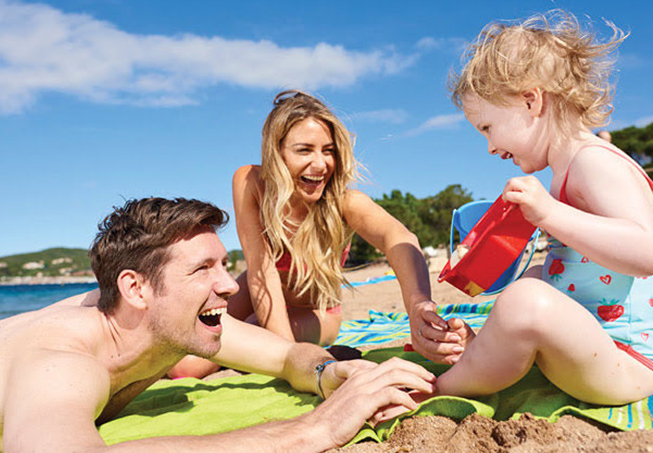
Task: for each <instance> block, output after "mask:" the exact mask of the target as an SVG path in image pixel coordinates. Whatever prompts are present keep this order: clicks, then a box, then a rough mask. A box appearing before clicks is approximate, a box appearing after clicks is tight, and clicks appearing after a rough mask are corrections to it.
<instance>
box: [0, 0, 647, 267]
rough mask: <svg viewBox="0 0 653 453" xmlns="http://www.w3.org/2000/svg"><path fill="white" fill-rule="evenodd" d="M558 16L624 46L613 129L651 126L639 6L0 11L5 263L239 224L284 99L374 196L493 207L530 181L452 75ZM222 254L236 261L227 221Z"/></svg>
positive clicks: (102, 5) (168, 6) (75, 5)
mask: <svg viewBox="0 0 653 453" xmlns="http://www.w3.org/2000/svg"><path fill="white" fill-rule="evenodd" d="M556 7H559V8H564V9H567V10H569V11H571V12H572V13H574V14H575V15H577V16H578V17H579V18H580V19H581V20H583V21H586V20H591V21H593V22H594V24H595V29H596V30H597V32H598V33H599V36H603V37H606V36H607V34H608V32H609V29H608V28H607V27H606V26H605V25H604V24H603V22H602V18H606V19H609V20H612V21H613V22H615V23H616V24H617V25H618V26H619V27H621V28H622V29H624V30H625V31H630V33H631V35H630V37H629V38H628V39H627V40H626V41H625V43H624V44H623V45H622V46H621V49H620V53H619V60H618V62H617V69H618V85H617V93H616V97H615V112H614V115H613V118H612V124H611V125H610V126H609V127H608V129H618V128H621V127H625V126H628V125H634V124H636V125H644V124H648V123H649V122H651V121H653V84H652V83H651V74H652V73H653V53H652V47H653V44H652V43H653V27H652V26H651V19H653V17H651V14H650V12H649V11H650V7H649V5H648V1H644V0H638V1H629V2H624V3H622V4H619V5H618V6H617V5H616V4H615V3H614V2H607V1H604V0H599V1H596V0H594V1H571V0H568V1H565V0H560V1H556V2H552V1H544V0H536V1H529V2H524V1H503V2H485V1H465V2H453V1H449V2H435V1H411V2H399V1H379V0H374V1H372V0H369V1H368V0H363V1H351V0H349V1H340V0H331V1H328V2H301V3H300V2H296V3H295V2H270V1H241V2H224V1H213V0H211V1H209V0H193V1H190V2H181V1H165V0H162V1H158V2H152V1H149V0H148V1H146V0H62V1H48V2H44V3H28V2H17V1H6V0H0V193H1V195H0V256H5V255H10V254H15V253H24V252H31V251H37V250H42V249H45V248H49V247H56V246H65V247H83V248H86V247H87V246H88V245H89V243H90V242H91V241H92V239H93V236H94V234H95V231H96V226H97V223H98V221H99V220H101V219H102V218H103V217H104V216H105V215H106V214H108V213H109V212H110V211H111V208H112V206H115V205H122V204H123V203H124V200H126V199H129V198H140V197H145V196H151V195H154V196H164V197H176V196H183V197H188V198H199V199H202V200H206V201H211V202H213V203H215V204H217V205H218V206H220V207H222V208H223V209H226V210H227V211H229V212H230V213H232V212H233V209H232V201H231V177H232V175H233V172H234V171H235V170H236V168H238V167H239V166H241V165H245V164H249V163H258V162H259V161H260V130H261V126H262V124H263V121H264V119H265V117H266V115H267V113H268V112H269V110H270V107H271V102H272V99H273V98H274V95H275V94H276V93H277V92H278V91H280V90H281V89H286V88H303V89H305V90H308V91H310V92H312V93H315V94H318V95H319V96H321V97H323V98H324V99H325V100H326V102H327V103H328V104H329V105H331V106H332V107H333V108H334V110H335V111H336V113H337V114H338V115H339V116H341V118H342V119H343V120H344V122H345V123H346V124H347V126H348V127H349V128H350V130H351V131H352V132H353V133H355V134H356V137H357V139H356V154H357V156H358V158H359V159H360V160H361V162H363V163H364V164H365V165H366V167H367V168H368V170H369V173H370V176H369V182H367V183H365V184H362V185H360V186H359V188H360V189H361V190H363V191H364V192H366V193H367V194H369V195H370V196H372V197H380V196H381V195H382V194H383V193H389V192H390V191H391V190H393V189H400V190H402V191H403V192H411V193H412V194H414V195H416V196H418V197H425V196H428V195H433V194H435V193H437V192H439V191H440V190H442V189H444V188H445V187H446V186H447V185H449V184H455V183H459V184H462V185H463V186H464V187H465V188H467V189H468V190H470V191H471V192H472V193H473V196H474V197H475V198H491V199H493V198H495V197H496V196H498V195H499V193H500V192H501V190H502V188H503V185H504V183H505V181H506V180H507V179H508V178H510V177H512V176H517V175H519V174H520V173H519V170H518V168H517V167H514V166H513V165H512V163H509V162H503V161H501V160H500V159H498V158H497V157H496V156H490V155H489V154H487V151H486V149H487V148H486V144H485V142H484V140H483V138H482V137H481V136H480V135H479V134H477V133H476V132H475V131H474V130H473V129H472V127H471V126H469V125H468V124H467V123H465V122H464V120H463V118H462V115H461V113H460V112H459V111H457V110H456V108H455V107H454V106H453V105H452V104H451V102H450V101H449V100H448V97H447V92H446V78H447V73H448V71H449V69H450V68H451V67H452V66H456V65H457V63H458V62H459V60H460V55H461V51H462V46H463V45H464V44H465V43H466V42H468V41H470V40H472V39H473V38H474V37H475V36H476V35H477V34H478V32H479V31H480V30H481V28H482V27H483V26H484V25H485V24H486V23H488V22H490V21H492V20H497V19H515V18H523V17H527V16H530V15H531V14H533V13H536V12H544V11H547V10H549V9H552V8H556ZM585 16H588V17H589V19H587V18H586V17H585ZM538 177H540V178H541V180H542V182H543V183H544V184H545V185H548V183H549V182H550V174H549V173H548V172H547V171H544V172H542V173H541V174H539V175H538ZM221 237H222V239H223V242H224V243H225V245H226V247H227V249H234V248H239V243H238V237H237V235H236V232H235V228H234V226H233V222H232V224H230V226H229V227H228V228H227V229H226V230H224V231H223V232H222V233H221Z"/></svg>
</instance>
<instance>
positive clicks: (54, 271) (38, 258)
mask: <svg viewBox="0 0 653 453" xmlns="http://www.w3.org/2000/svg"><path fill="white" fill-rule="evenodd" d="M229 257H230V260H232V261H233V262H234V263H235V261H237V260H242V259H243V251H242V250H232V251H230V252H229ZM87 275H88V276H92V275H93V272H92V271H91V260H90V259H89V258H88V251H87V250H86V249H79V248H74V249H73V248H63V247H58V248H51V249H47V250H42V251H40V252H33V253H23V254H20V255H10V256H3V257H0V278H2V277H69V276H87Z"/></svg>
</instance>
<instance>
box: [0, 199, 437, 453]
mask: <svg viewBox="0 0 653 453" xmlns="http://www.w3.org/2000/svg"><path fill="white" fill-rule="evenodd" d="M224 223H226V214H225V213H224V212H223V211H221V210H220V209H218V208H216V207H215V206H213V205H210V204H207V203H203V202H200V201H197V200H185V199H176V200H166V199H161V198H149V199H143V200H133V201H129V202H127V204H126V205H125V206H124V207H122V208H117V209H116V210H115V211H114V212H113V213H112V214H110V215H109V216H108V217H107V218H106V219H105V220H104V221H103V222H102V224H101V225H100V232H99V233H98V235H97V237H96V238H95V241H94V243H93V246H92V248H91V252H90V256H91V263H92V266H93V271H94V272H95V274H96V276H97V279H98V283H99V292H98V291H96V292H94V293H89V294H87V295H81V296H77V297H74V298H71V299H69V300H66V301H62V302H59V303H57V304H54V305H51V306H49V307H46V308H44V309H42V310H39V311H36V312H31V313H25V314H22V315H18V316H15V317H13V318H8V319H6V320H3V321H2V322H0V411H1V412H0V450H1V451H7V452H22V451H29V452H34V451H39V452H40V451H44V452H49V453H55V452H93V451H96V450H102V451H104V449H106V450H116V451H147V452H151V451H157V452H163V451H186V450H192V451H222V450H224V451H230V452H234V451H248V452H251V451H258V450H264V451H273V449H274V448H276V449H279V450H280V451H306V452H308V451H321V450H324V449H328V448H331V447H335V446H338V445H342V444H343V443H344V442H346V441H348V440H349V439H350V438H351V437H352V436H353V435H354V434H355V433H356V432H357V430H358V429H359V428H360V426H361V425H362V424H363V423H364V422H365V420H367V419H369V418H374V417H379V414H381V413H382V412H383V408H384V407H386V406H388V405H398V406H403V407H404V408H406V409H413V408H415V406H416V405H415V403H414V401H413V400H412V399H411V398H410V397H409V395H408V394H407V393H406V392H405V391H404V389H405V388H411V389H416V390H419V391H422V392H431V391H433V390H434V389H433V382H434V380H435V377H434V376H433V375H432V374H431V373H429V372H427V371H426V370H424V369H423V368H421V367H419V366H417V365H415V364H411V363H408V362H405V361H401V360H392V361H388V362H386V363H384V364H381V365H376V364H372V363H369V362H365V361H362V360H358V361H349V362H334V363H331V364H329V365H326V366H325V367H324V369H323V370H322V372H321V373H320V376H319V379H318V376H317V375H318V373H316V372H315V369H316V367H317V366H319V365H321V364H323V363H324V362H326V361H327V360H332V359H333V358H332V357H331V356H330V355H329V354H328V353H326V352H325V351H324V350H323V349H321V348H319V347H317V346H314V345H309V344H301V343H292V342H289V341H286V340H284V339H282V338H281V337H278V336H276V335H274V334H273V333H271V332H269V331H267V330H265V329H261V328H258V327H255V326H251V325H248V324H245V323H242V322H239V321H237V320H235V319H233V318H231V317H230V316H228V315H227V314H226V307H227V303H228V298H229V296H230V295H232V294H234V293H236V292H237V291H238V285H237V284H236V282H235V281H234V280H233V278H232V277H231V276H230V275H229V273H228V272H227V270H226V264H227V253H226V250H225V248H224V247H223V245H222V243H221V242H220V240H219V239H218V236H217V234H216V232H215V229H216V228H218V227H220V226H222V225H223V224H224ZM186 354H194V355H197V356H201V357H206V358H210V359H211V360H214V361H215V362H216V363H219V364H222V365H225V366H229V367H233V368H238V369H241V370H245V371H250V372H257V373H265V374H269V375H272V376H277V377H281V378H283V379H286V380H287V381H288V382H290V384H291V385H292V386H293V387H294V388H295V389H297V390H300V391H306V392H309V391H311V392H315V391H316V389H317V391H318V392H323V393H324V394H325V395H326V396H328V397H329V398H328V399H327V400H326V401H325V402H324V403H323V404H321V405H320V406H319V407H318V408H317V409H315V410H314V411H313V412H310V413H308V414H305V415H303V416H301V417H298V418H296V419H294V420H289V421H280V422H273V423H268V424H264V425H259V426H256V427H252V428H248V429H244V430H240V431H235V432H231V433H226V434H218V435H213V436H204V437H170V438H163V439H162V438H158V439H144V440H139V441H132V442H126V443H124V444H118V445H114V446H111V447H107V446H106V445H105V444H104V442H103V441H102V438H101V437H100V435H99V434H98V432H97V430H96V428H95V424H96V423H98V424H99V423H102V422H104V421H107V420H109V419H111V418H112V417H114V416H115V415H116V414H117V413H118V412H119V411H120V410H121V409H122V408H123V407H125V405H126V404H127V403H129V402H130V401H131V400H132V399H133V398H134V397H135V396H136V395H138V394H139V393H140V392H142V391H143V390H144V389H145V388H147V387H148V386H149V385H150V384H152V383H153V382H155V381H156V380H158V379H159V378H161V377H162V376H163V375H165V373H166V372H167V371H168V370H169V369H170V368H171V367H172V366H173V365H174V364H175V363H176V362H177V361H179V360H180V359H181V358H182V357H184V356H185V355H186ZM343 382H344V383H343ZM341 384H342V385H341Z"/></svg>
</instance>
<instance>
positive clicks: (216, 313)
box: [200, 307, 227, 327]
mask: <svg viewBox="0 0 653 453" xmlns="http://www.w3.org/2000/svg"><path fill="white" fill-rule="evenodd" d="M226 312H227V309H226V308H225V307H223V308H212V309H210V310H206V311H203V312H202V313H200V321H202V323H204V324H206V325H207V326H210V327H215V326H219V325H220V318H221V317H222V315H223V314H225V313H226Z"/></svg>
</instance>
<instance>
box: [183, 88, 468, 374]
mask: <svg viewBox="0 0 653 453" xmlns="http://www.w3.org/2000/svg"><path fill="white" fill-rule="evenodd" d="M262 135H263V137H262V138H263V143H262V161H261V165H246V166H244V167H241V168H239V169H238V170H237V171H236V173H235V174H234V178H233V197H234V210H235V214H236V227H237V229H238V237H239V239H240V243H241V246H242V248H243V252H244V255H245V259H246V261H247V271H246V272H244V273H243V274H242V275H240V277H239V278H238V280H237V281H238V284H239V285H240V291H239V292H238V294H236V295H234V296H232V297H231V298H230V299H229V308H228V311H229V314H230V315H232V316H234V317H236V318H238V319H241V320H247V321H248V322H251V323H254V324H258V325H260V326H262V327H265V328H266V329H269V330H271V331H272V332H275V333H276V334H278V335H280V336H282V337H284V338H286V339H289V340H294V341H298V342H299V341H301V342H310V343H315V344H319V345H328V344H331V343H332V342H333V341H334V340H335V339H336V337H337V336H338V331H339V330H340V323H341V321H342V315H341V307H340V300H341V287H342V285H343V284H346V280H345V277H344V276H343V272H342V265H343V263H344V261H345V259H346V256H347V252H348V245H349V242H350V240H351V237H352V235H353V233H354V232H356V233H358V234H359V235H360V236H361V237H362V238H363V239H365V240H366V241H368V242H369V243H370V244H372V245H373V246H374V247H376V248H377V249H379V250H380V251H381V252H383V253H384V254H385V255H386V257H387V259H388V261H389V262H390V265H391V266H392V268H393V269H394V271H395V274H396V275H397V279H398V281H399V284H400V286H401V290H402V296H403V299H404V303H405V305H406V309H407V310H408V312H409V313H411V311H418V312H419V313H420V315H419V316H413V315H411V318H414V319H418V320H420V321H421V320H422V319H430V320H431V322H432V323H433V325H437V326H440V327H441V328H444V329H446V328H447V325H446V323H445V322H444V321H443V320H442V319H440V318H439V317H438V316H437V315H436V314H435V312H434V310H433V308H432V307H433V306H434V305H435V304H434V303H433V302H432V301H431V287H430V283H429V274H428V269H427V266H426V263H425V261H424V258H423V255H422V252H421V249H420V245H419V243H418V240H417V237H416V236H415V235H414V234H412V233H411V232H409V231H408V230H407V229H406V228H405V227H404V226H403V225H402V224H401V223H400V222H399V221H398V220H396V219H395V218H394V217H392V216H391V215H390V214H388V213H387V212H386V211H385V210H383V209H382V208H381V207H380V206H379V205H377V204H376V203H375V202H374V201H372V200H371V199H370V198H369V197H368V196H367V195H365V194H363V193H362V192H359V191H357V190H353V189H351V188H350V186H351V185H352V183H354V182H355V181H356V179H357V175H358V173H357V166H358V164H357V162H356V160H355V158H354V155H353V149H352V140H351V136H350V133H349V131H347V129H346V128H345V126H344V125H343V124H342V123H341V122H340V121H339V120H338V118H336V116H335V115H334V114H333V113H332V112H331V111H330V110H329V109H328V108H327V107H326V106H325V105H324V104H323V103H322V102H321V101H319V100H318V99H316V98H315V97H313V96H311V95H308V94H306V93H303V92H300V91H284V92H282V93H280V94H279V95H277V97H276V98H275V100H274V108H273V109H272V112H271V113H270V114H269V115H268V118H267V120H266V121H265V124H264V126H263V133H262ZM422 313H423V314H422ZM461 324H462V323H461ZM449 335H455V332H451V333H450V334H449ZM452 338H453V340H452ZM443 340H444V338H443ZM449 340H451V341H457V338H456V337H449ZM413 342H414V343H416V349H418V350H420V349H421V343H422V342H425V340H423V339H422V338H421V337H419V335H414V336H413ZM431 345H435V343H434V342H432V341H431ZM434 347H437V348H438V349H439V350H440V352H442V353H443V354H442V355H443V357H444V356H449V355H450V354H451V353H452V348H454V347H456V346H455V345H454V344H448V345H442V344H440V345H437V346H431V348H432V349H431V353H432V354H431V355H432V356H433V353H434V351H433V348H434ZM454 352H455V351H454ZM197 360H198V361H200V360H201V359H197ZM182 365H183V364H182ZM207 366H208V364H207ZM211 371H213V370H212V369H208V370H206V371H204V370H203V369H201V366H198V368H194V367H190V366H189V368H188V369H186V370H184V372H182V373H180V374H183V375H195V376H197V375H203V374H205V373H206V372H211Z"/></svg>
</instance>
